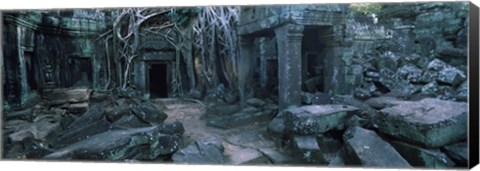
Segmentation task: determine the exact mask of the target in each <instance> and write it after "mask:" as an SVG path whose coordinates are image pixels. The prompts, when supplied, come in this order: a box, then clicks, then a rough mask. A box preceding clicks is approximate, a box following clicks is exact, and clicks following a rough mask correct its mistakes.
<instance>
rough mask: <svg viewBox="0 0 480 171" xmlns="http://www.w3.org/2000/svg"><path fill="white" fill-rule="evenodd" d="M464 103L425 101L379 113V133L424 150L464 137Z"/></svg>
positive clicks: (465, 118)
mask: <svg viewBox="0 0 480 171" xmlns="http://www.w3.org/2000/svg"><path fill="white" fill-rule="evenodd" d="M467 109H468V108H467V103H464V102H452V101H445V100H440V99H433V98H426V99H423V100H420V101H412V102H404V103H403V104H400V105H396V106H393V107H390V108H385V109H382V110H381V114H380V115H379V117H378V125H379V130H380V131H381V132H383V133H385V134H388V135H391V136H394V137H397V138H400V139H402V140H405V141H409V142H413V143H417V144H422V145H424V146H427V147H441V146H444V145H446V144H450V143H454V142H457V141H460V140H463V139H466V138H467Z"/></svg>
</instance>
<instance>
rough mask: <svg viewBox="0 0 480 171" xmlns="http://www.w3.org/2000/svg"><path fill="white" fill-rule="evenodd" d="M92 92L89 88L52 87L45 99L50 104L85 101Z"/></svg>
mask: <svg viewBox="0 0 480 171" xmlns="http://www.w3.org/2000/svg"><path fill="white" fill-rule="evenodd" d="M91 93H92V90H91V89H54V90H53V91H52V92H51V93H50V94H48V95H47V96H46V97H45V99H46V100H47V101H48V104H50V105H59V104H64V103H80V102H86V101H88V100H89V98H90V94H91Z"/></svg>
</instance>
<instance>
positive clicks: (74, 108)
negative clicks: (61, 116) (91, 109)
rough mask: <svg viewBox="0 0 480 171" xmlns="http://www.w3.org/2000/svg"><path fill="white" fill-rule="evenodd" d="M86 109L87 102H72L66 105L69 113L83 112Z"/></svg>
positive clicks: (77, 113)
mask: <svg viewBox="0 0 480 171" xmlns="http://www.w3.org/2000/svg"><path fill="white" fill-rule="evenodd" d="M87 111H88V103H86V102H85V103H74V104H70V105H69V106H68V107H67V112H68V113H71V114H76V115H79V114H83V113H85V112H87Z"/></svg>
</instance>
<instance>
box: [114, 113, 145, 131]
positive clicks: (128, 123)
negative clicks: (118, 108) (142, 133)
mask: <svg viewBox="0 0 480 171" xmlns="http://www.w3.org/2000/svg"><path fill="white" fill-rule="evenodd" d="M149 126H152V125H150V124H149V123H146V122H144V121H142V120H140V119H139V118H138V117H137V116H135V115H124V116H123V117H122V118H120V119H119V120H117V121H115V122H114V123H113V124H112V129H129V128H143V127H149Z"/></svg>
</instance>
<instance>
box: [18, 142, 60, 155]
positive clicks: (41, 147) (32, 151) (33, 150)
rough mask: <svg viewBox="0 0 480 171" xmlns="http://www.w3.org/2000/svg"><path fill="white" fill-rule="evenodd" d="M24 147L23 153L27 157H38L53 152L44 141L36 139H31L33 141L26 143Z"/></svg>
mask: <svg viewBox="0 0 480 171" xmlns="http://www.w3.org/2000/svg"><path fill="white" fill-rule="evenodd" d="M24 146H25V145H24ZM26 147H27V148H26V149H25V155H26V158H28V159H39V158H41V157H43V156H45V155H47V154H50V153H52V152H53V150H52V149H50V148H49V147H48V145H47V144H46V143H43V142H38V141H33V143H31V144H29V145H27V146H26Z"/></svg>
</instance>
